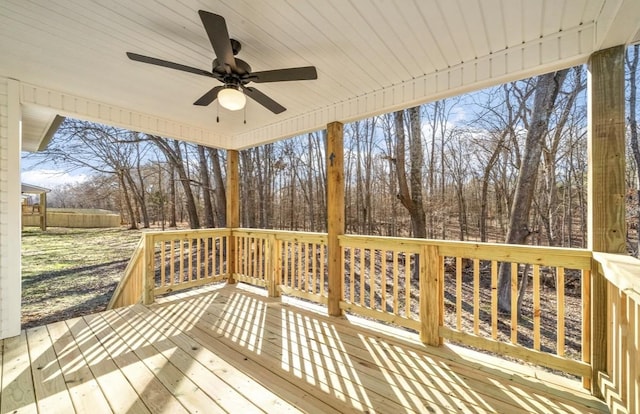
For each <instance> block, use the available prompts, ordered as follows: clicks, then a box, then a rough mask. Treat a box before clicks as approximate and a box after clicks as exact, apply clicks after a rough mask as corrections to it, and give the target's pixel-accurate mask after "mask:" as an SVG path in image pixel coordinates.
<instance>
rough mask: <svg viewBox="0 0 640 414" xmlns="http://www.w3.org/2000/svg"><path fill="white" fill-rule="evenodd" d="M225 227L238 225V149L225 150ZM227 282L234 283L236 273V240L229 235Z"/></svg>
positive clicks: (231, 227) (233, 227) (230, 227)
mask: <svg viewBox="0 0 640 414" xmlns="http://www.w3.org/2000/svg"><path fill="white" fill-rule="evenodd" d="M226 196H227V228H229V229H235V228H238V227H239V226H240V173H239V167H238V151H236V150H229V151H227V194H226ZM227 271H228V272H229V275H228V278H227V282H228V283H231V284H233V283H236V280H235V279H234V278H233V275H234V274H235V273H236V240H235V237H233V235H231V236H229V245H228V246H227Z"/></svg>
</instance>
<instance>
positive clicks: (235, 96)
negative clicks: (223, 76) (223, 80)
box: [218, 86, 247, 111]
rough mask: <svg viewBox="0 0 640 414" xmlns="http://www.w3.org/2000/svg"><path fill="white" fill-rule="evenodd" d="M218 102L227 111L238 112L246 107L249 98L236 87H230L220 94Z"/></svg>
mask: <svg viewBox="0 0 640 414" xmlns="http://www.w3.org/2000/svg"><path fill="white" fill-rule="evenodd" d="M218 102H220V105H221V106H222V107H223V108H225V109H228V110H230V111H238V110H240V109H242V108H244V106H245V105H246V103H247V97H246V96H244V93H242V92H241V91H240V90H239V89H237V88H236V87H234V86H230V87H227V88H224V89H223V90H221V91H220V92H218Z"/></svg>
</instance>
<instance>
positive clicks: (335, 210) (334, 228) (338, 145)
mask: <svg viewBox="0 0 640 414" xmlns="http://www.w3.org/2000/svg"><path fill="white" fill-rule="evenodd" d="M343 141H344V138H343V129H342V124H341V123H340V122H332V123H330V124H329V125H327V151H326V157H327V160H326V165H327V167H326V168H327V255H328V257H327V262H328V271H329V298H328V299H329V301H328V312H329V315H331V316H340V315H341V314H342V309H340V302H341V301H342V294H343V290H344V289H343V283H344V268H343V266H342V260H341V257H342V249H341V248H340V241H339V238H338V237H339V236H340V235H342V234H344V144H343Z"/></svg>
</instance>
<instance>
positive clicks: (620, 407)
mask: <svg viewBox="0 0 640 414" xmlns="http://www.w3.org/2000/svg"><path fill="white" fill-rule="evenodd" d="M593 258H594V259H595V260H596V261H597V262H598V265H599V266H598V267H599V269H598V271H599V272H600V273H601V274H602V275H603V276H604V277H605V278H606V279H607V283H608V286H607V297H608V299H607V314H608V320H609V323H608V326H607V372H606V373H602V374H601V375H600V377H599V378H598V385H599V387H600V390H601V392H602V395H603V396H604V397H605V400H606V401H607V404H608V405H609V407H610V408H611V412H627V413H640V271H639V269H640V260H638V259H634V258H632V257H629V256H624V255H616V254H606V253H595V252H594V253H593Z"/></svg>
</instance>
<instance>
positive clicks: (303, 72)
mask: <svg viewBox="0 0 640 414" xmlns="http://www.w3.org/2000/svg"><path fill="white" fill-rule="evenodd" d="M248 79H251V80H252V81H253V82H256V83H265V82H283V81H296V80H313V79H318V72H317V71H316V68H315V66H303V67H300V68H288V69H275V70H265V71H262V72H253V73H251V75H249V76H248Z"/></svg>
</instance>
